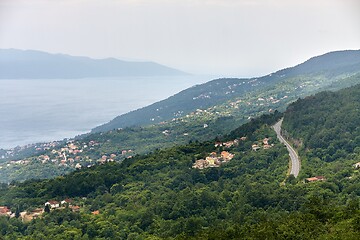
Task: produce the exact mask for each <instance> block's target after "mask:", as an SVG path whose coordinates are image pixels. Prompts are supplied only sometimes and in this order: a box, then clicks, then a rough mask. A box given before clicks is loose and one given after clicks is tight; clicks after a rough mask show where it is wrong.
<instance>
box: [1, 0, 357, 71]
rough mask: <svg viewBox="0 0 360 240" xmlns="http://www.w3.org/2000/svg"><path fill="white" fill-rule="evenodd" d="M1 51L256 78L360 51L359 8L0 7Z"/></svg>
mask: <svg viewBox="0 0 360 240" xmlns="http://www.w3.org/2000/svg"><path fill="white" fill-rule="evenodd" d="M0 48H19V49H37V50H43V51H48V52H52V53H67V54H71V55H82V56H90V57H94V58H104V57H116V58H121V59H139V60H151V61H155V62H158V63H162V64H165V65H168V66H172V67H175V68H179V69H182V70H184V71H188V72H192V73H203V74H220V75H223V76H238V77H242V76H259V75H264V74H268V73H270V72H273V71H275V70H278V69H281V68H284V67H289V66H293V65H295V64H297V63H300V62H303V61H305V60H307V59H308V58H310V57H312V56H314V55H319V54H322V53H326V52H329V51H334V50H342V49H360V1H359V0H147V1H145V0H0Z"/></svg>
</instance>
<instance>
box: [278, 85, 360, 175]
mask: <svg viewBox="0 0 360 240" xmlns="http://www.w3.org/2000/svg"><path fill="white" fill-rule="evenodd" d="M283 127H284V129H285V130H286V131H287V133H288V134H289V136H291V138H293V140H294V142H295V143H296V144H297V145H298V147H299V150H300V153H301V154H302V156H303V168H304V171H303V173H302V175H303V176H306V175H307V176H310V175H314V174H316V175H322V174H325V173H326V172H327V171H328V170H331V172H332V173H333V174H338V175H339V176H341V175H342V176H343V177H351V176H352V172H353V171H352V168H353V166H352V165H353V164H355V163H356V162H360V85H356V86H354V87H351V88H347V89H343V90H340V91H338V92H322V93H319V94H316V95H314V96H310V97H306V98H304V99H299V100H298V101H296V102H295V103H293V104H291V105H290V106H289V107H288V109H287V110H286V112H285V118H284V122H283Z"/></svg>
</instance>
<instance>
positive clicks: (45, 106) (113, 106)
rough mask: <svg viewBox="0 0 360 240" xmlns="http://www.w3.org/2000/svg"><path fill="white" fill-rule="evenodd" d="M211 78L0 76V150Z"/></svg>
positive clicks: (74, 131) (65, 133)
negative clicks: (1, 77)
mask: <svg viewBox="0 0 360 240" xmlns="http://www.w3.org/2000/svg"><path fill="white" fill-rule="evenodd" d="M215 78H216V77H215V76H176V77H126V78H124V77H121V78H87V79H8V80H7V79H0V149H1V148H2V149H10V148H13V147H16V146H23V145H26V144H30V143H38V142H50V141H54V140H62V139H64V138H72V137H75V136H77V135H79V134H83V133H87V132H89V131H90V130H91V129H92V128H94V127H96V126H98V125H101V124H104V123H106V122H109V121H110V120H112V119H113V118H114V117H116V116H118V115H121V114H124V113H127V112H129V111H131V110H135V109H138V108H141V107H145V106H147V105H149V104H152V103H154V102H157V101H159V100H162V99H165V98H168V97H170V96H172V95H174V94H176V93H178V92H180V91H182V90H184V89H186V88H189V87H192V86H194V85H198V84H201V83H205V82H207V81H210V80H212V79H215Z"/></svg>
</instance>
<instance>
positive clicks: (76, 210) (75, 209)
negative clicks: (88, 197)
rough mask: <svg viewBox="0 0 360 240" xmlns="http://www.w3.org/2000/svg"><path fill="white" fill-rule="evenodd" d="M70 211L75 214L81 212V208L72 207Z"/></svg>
mask: <svg viewBox="0 0 360 240" xmlns="http://www.w3.org/2000/svg"><path fill="white" fill-rule="evenodd" d="M70 209H71V210H72V211H73V212H79V211H80V207H79V206H70Z"/></svg>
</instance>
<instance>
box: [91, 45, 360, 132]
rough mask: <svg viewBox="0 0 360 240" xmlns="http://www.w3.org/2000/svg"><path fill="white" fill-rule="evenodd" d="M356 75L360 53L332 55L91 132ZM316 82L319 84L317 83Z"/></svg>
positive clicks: (196, 91) (166, 103) (157, 106)
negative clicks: (292, 85) (274, 89)
mask: <svg viewBox="0 0 360 240" xmlns="http://www.w3.org/2000/svg"><path fill="white" fill-rule="evenodd" d="M359 72H360V50H348V51H337V52H331V53H327V54H324V55H321V56H318V57H314V58H311V59H309V60H308V61H306V62H304V63H302V64H299V65H297V66H295V67H292V68H287V69H283V70H280V71H277V72H275V73H273V74H269V75H267V76H264V77H259V78H250V79H217V80H213V81H210V82H208V83H204V84H201V85H198V86H194V87H192V88H189V89H186V90H184V91H182V92H180V93H178V94H176V95H174V96H172V97H169V98H168V99H165V100H163V101H160V102H157V103H154V104H152V105H150V106H147V107H144V108H142V109H138V110H135V111H132V112H129V113H126V114H123V115H121V116H118V117H116V118H115V119H113V120H112V121H110V122H109V123H107V124H104V125H101V126H99V127H96V128H94V129H93V130H92V132H104V131H109V130H111V129H116V128H123V127H127V126H134V125H147V124H152V123H158V122H162V121H167V120H170V119H172V118H177V117H182V116H186V115H187V114H188V113H190V112H192V111H195V110H196V109H204V108H205V109H206V108H208V107H210V106H214V105H217V104H219V103H222V102H226V101H229V100H230V99H234V98H240V97H243V96H244V95H246V94H250V93H252V92H261V91H265V89H267V88H271V87H273V86H275V85H276V84H277V85H279V87H281V86H280V84H282V83H289V82H297V83H298V86H301V85H303V84H308V83H309V82H310V83H311V81H313V83H314V84H318V86H314V87H317V88H318V89H319V87H320V88H321V87H324V86H327V85H331V83H332V82H333V81H335V80H339V79H337V78H339V77H340V76H343V77H348V76H351V75H354V74H356V73H359ZM317 80H320V81H321V83H318V82H316V81H317ZM301 87H303V86H301Z"/></svg>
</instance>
